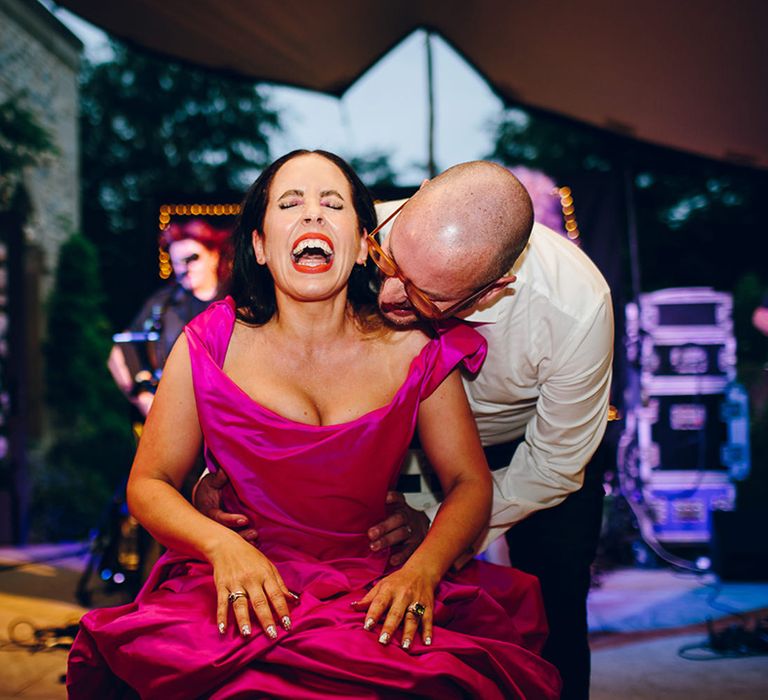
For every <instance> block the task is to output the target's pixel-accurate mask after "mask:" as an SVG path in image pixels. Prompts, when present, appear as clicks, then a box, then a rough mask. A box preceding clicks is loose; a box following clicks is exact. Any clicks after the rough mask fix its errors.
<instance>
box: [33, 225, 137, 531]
mask: <svg viewBox="0 0 768 700" xmlns="http://www.w3.org/2000/svg"><path fill="white" fill-rule="evenodd" d="M103 301H104V295H103V293H102V289H101V282H100V279H99V272H98V259H97V255H96V249H95V247H94V245H93V244H92V243H91V242H90V241H88V240H87V239H86V238H85V237H84V236H81V235H74V236H72V237H71V238H70V239H69V240H68V241H66V242H65V243H64V244H63V245H62V247H61V250H60V252H59V261H58V267H57V271H56V279H55V283H54V288H53V291H52V293H51V296H50V299H49V304H48V339H47V343H46V348H45V351H46V352H45V354H46V368H47V383H46V384H47V388H48V397H47V398H48V406H49V409H50V411H51V415H52V419H53V421H52V422H53V440H52V446H51V449H50V450H49V451H48V454H47V457H46V460H45V463H44V464H42V465H40V467H39V468H38V470H37V472H36V473H35V475H34V499H33V521H34V527H35V529H36V530H37V533H36V534H37V536H38V537H41V538H44V539H46V540H51V539H54V540H58V539H72V538H80V537H83V536H85V535H86V534H87V532H88V530H89V529H90V528H92V527H94V526H95V525H96V524H97V523H98V521H99V516H100V514H101V513H102V511H103V510H104V508H105V507H106V506H107V504H108V503H109V502H110V497H111V495H112V493H113V492H114V490H115V488H116V487H117V486H118V485H119V484H120V481H121V480H122V479H123V478H125V476H126V475H127V473H128V469H129V467H130V463H131V459H132V455H133V444H132V440H131V437H130V431H129V430H128V421H127V411H126V406H125V405H124V404H125V399H124V398H123V397H122V395H121V394H120V392H119V391H118V390H117V389H116V388H115V386H114V384H113V382H112V378H111V377H110V376H109V374H108V372H107V369H106V358H107V354H108V352H109V348H110V346H111V342H110V332H109V323H108V321H107V319H106V317H105V315H104V312H103V310H102V309H103Z"/></svg>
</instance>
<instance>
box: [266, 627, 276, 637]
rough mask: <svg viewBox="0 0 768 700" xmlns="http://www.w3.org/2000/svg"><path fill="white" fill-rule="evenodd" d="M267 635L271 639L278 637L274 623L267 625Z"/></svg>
mask: <svg viewBox="0 0 768 700" xmlns="http://www.w3.org/2000/svg"><path fill="white" fill-rule="evenodd" d="M267 637H269V638H270V639H277V630H276V629H275V626H274V625H268V626H267Z"/></svg>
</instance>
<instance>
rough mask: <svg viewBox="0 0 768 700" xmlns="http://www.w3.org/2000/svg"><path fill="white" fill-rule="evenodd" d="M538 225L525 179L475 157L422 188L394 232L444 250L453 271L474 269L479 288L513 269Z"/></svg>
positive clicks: (404, 212)
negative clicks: (521, 181) (474, 159)
mask: <svg viewBox="0 0 768 700" xmlns="http://www.w3.org/2000/svg"><path fill="white" fill-rule="evenodd" d="M532 225H533V208H532V206H531V199H530V197H529V196H528V192H527V191H526V190H525V188H524V187H523V186H522V185H521V184H520V181H519V180H518V179H517V178H516V177H515V176H514V175H513V174H512V173H511V172H509V170H507V169H506V168H503V167H501V166H500V165H496V164H495V163H489V162H487V161H472V162H469V163H462V164H460V165H456V166H454V167H452V168H449V169H448V170H446V171H445V172H444V173H441V174H440V175H438V176H437V177H436V178H434V179H433V180H431V181H430V182H428V183H427V184H426V185H425V186H424V187H423V188H422V189H421V190H419V191H418V192H417V193H416V194H415V195H414V196H413V197H412V198H411V200H410V202H409V203H408V206H407V207H405V209H404V210H403V212H402V214H401V216H400V217H399V220H398V221H396V222H395V225H394V226H393V228H392V234H391V235H392V236H395V237H397V236H398V234H400V233H403V234H404V235H405V236H408V235H411V236H414V235H418V236H419V237H420V238H421V239H422V240H421V243H423V244H428V245H429V247H430V248H431V249H432V252H433V253H434V251H435V250H439V251H440V255H441V256H442V257H443V262H444V263H445V268H446V269H447V270H449V269H456V268H457V267H458V268H465V267H469V268H470V269H471V271H472V276H473V278H475V280H476V282H477V284H473V286H479V285H481V284H485V283H487V282H490V281H491V280H492V279H494V278H498V277H501V276H502V275H503V274H504V273H506V272H507V271H508V270H509V269H510V268H511V267H512V265H513V263H514V261H515V260H516V259H517V257H518V255H519V254H520V253H521V252H522V250H523V248H524V247H525V244H526V243H527V242H528V236H529V235H530V232H531V227H532ZM392 242H393V243H394V242H395V238H393V239H392ZM414 243H415V244H416V241H414ZM417 245H418V244H416V245H415V246H414V248H416V247H417ZM422 247H424V246H418V248H422ZM413 252H416V253H417V254H418V252H419V250H414V251H412V253H413ZM481 278H482V279H481Z"/></svg>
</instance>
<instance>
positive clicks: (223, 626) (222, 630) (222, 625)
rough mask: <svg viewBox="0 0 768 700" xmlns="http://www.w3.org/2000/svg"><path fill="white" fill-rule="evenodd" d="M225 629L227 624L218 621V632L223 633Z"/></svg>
mask: <svg viewBox="0 0 768 700" xmlns="http://www.w3.org/2000/svg"><path fill="white" fill-rule="evenodd" d="M226 629H227V626H226V625H225V624H224V623H223V622H220V623H219V634H224V630H226Z"/></svg>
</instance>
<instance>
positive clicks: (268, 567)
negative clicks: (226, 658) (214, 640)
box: [210, 532, 297, 639]
mask: <svg viewBox="0 0 768 700" xmlns="http://www.w3.org/2000/svg"><path fill="white" fill-rule="evenodd" d="M210 561H211V564H212V566H213V579H214V584H215V586H216V593H217V598H218V605H217V612H216V622H217V625H218V628H219V632H220V633H221V634H224V632H225V631H226V628H227V624H228V622H229V621H230V620H231V619H233V618H231V617H230V614H232V615H234V620H235V622H236V624H237V627H238V629H239V630H240V634H241V635H243V636H244V637H247V636H249V635H250V634H251V611H253V613H254V614H255V615H256V619H257V621H258V623H259V624H260V625H261V627H262V629H263V630H264V633H265V634H266V635H267V636H268V637H269V638H270V639H275V638H276V637H277V624H276V622H275V619H277V620H279V624H280V626H281V627H282V628H283V629H284V630H286V631H289V630H290V629H291V616H290V610H289V607H288V602H287V599H292V600H296V599H297V596H296V595H295V594H294V593H292V592H291V591H290V590H289V589H288V587H287V586H286V585H285V582H284V581H283V579H282V577H281V576H280V573H279V572H278V570H277V567H276V566H275V565H274V564H273V563H272V562H271V561H270V560H269V559H268V558H267V557H266V556H264V555H263V554H262V553H261V552H260V551H259V550H258V549H257V548H256V547H254V546H252V545H250V544H248V543H247V542H246V541H245V540H243V539H242V538H240V537H239V536H238V535H237V534H235V533H233V532H228V533H227V541H226V543H225V544H219V545H217V546H216V548H215V551H214V554H213V555H212V556H211V557H210ZM237 593H242V594H244V595H242V596H238V595H234V596H232V595H231V594H237ZM230 608H232V613H230Z"/></svg>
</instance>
